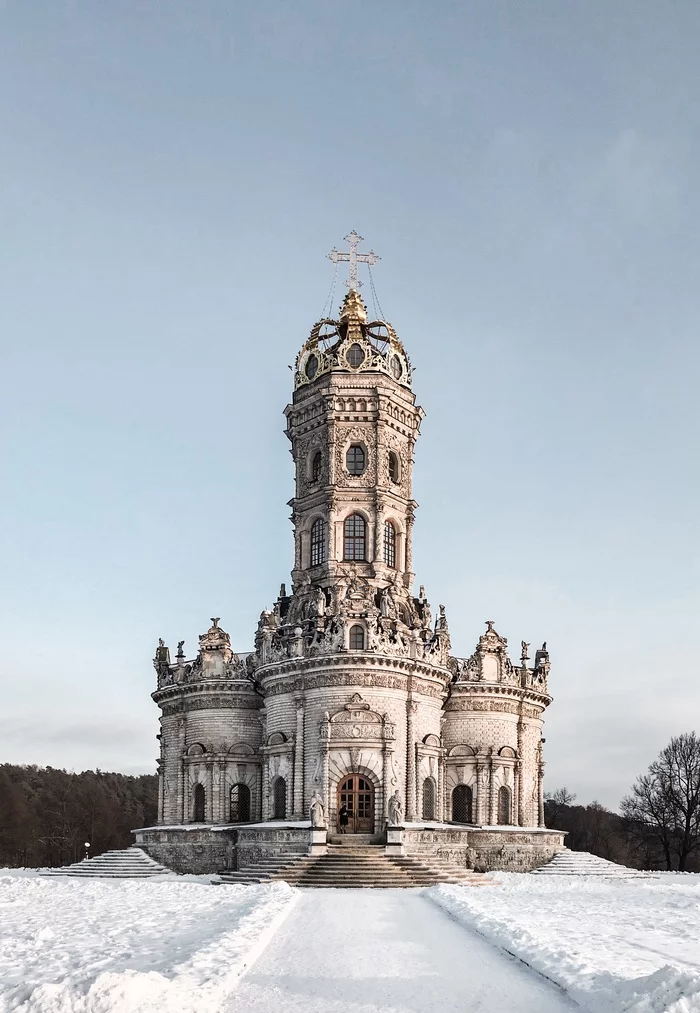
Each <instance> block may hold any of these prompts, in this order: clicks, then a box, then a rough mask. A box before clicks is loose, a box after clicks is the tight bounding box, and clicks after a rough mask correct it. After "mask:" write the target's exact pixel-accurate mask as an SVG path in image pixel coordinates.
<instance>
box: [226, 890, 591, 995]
mask: <svg viewBox="0 0 700 1013" xmlns="http://www.w3.org/2000/svg"><path fill="white" fill-rule="evenodd" d="M431 1009H437V1010H440V1013H453V1011H455V1013H456V1011H459V1013H477V1011H479V1013H493V1011H494V1010H498V1009H503V1010H508V1011H509V1013H520V1011H522V1013H525V1011H528V1013H531V1011H532V1010H537V1011H538V1013H562V1011H566V1010H573V1009H578V1007H577V1006H576V1005H575V1004H574V1003H573V1002H571V1001H570V1000H569V999H567V998H566V997H565V996H564V994H563V993H562V992H560V991H559V989H558V988H557V987H556V986H554V985H552V984H550V983H549V982H548V981H546V980H545V979H544V978H540V977H539V976H538V975H536V974H535V973H534V972H532V971H529V970H528V969H527V968H525V967H524V966H523V965H522V964H520V963H519V962H518V961H516V960H514V959H513V958H512V957H509V956H508V955H507V954H505V953H503V952H502V951H499V950H497V949H496V948H495V947H493V946H491V945H489V943H487V942H485V941H484V940H483V939H482V938H480V937H479V936H478V935H476V934H475V933H472V932H470V931H469V930H468V929H465V928H463V927H462V926H460V925H459V924H457V923H456V922H455V921H453V920H452V919H451V918H450V917H449V916H448V915H447V914H446V913H445V912H444V911H442V910H440V908H438V907H437V906H436V905H434V904H433V903H432V902H431V901H430V900H428V899H427V898H426V897H424V896H422V894H421V893H420V892H419V891H417V890H304V891H303V892H302V894H301V897H300V898H299V900H298V902H297V904H296V905H295V907H294V908H293V909H292V912H291V914H290V915H289V917H288V918H287V920H286V921H285V922H284V923H283V925H282V926H281V928H280V929H279V930H278V931H277V933H276V935H275V936H274V937H273V939H272V941H271V942H270V944H269V945H268V947H267V949H266V950H265V951H264V952H263V954H262V955H261V956H260V957H259V959H258V960H257V962H256V963H255V964H254V965H253V967H252V968H251V970H250V971H249V973H248V974H247V975H246V976H245V977H244V978H243V979H242V981H241V983H240V985H239V987H238V989H237V990H236V992H235V993H234V994H233V995H232V996H231V999H230V1000H229V1001H228V1003H227V1004H226V1005H225V1007H224V1013H270V1010H274V1011H275V1013H297V1011H298V1013H302V1011H303V1013H340V1011H342V1013H379V1011H381V1013H425V1011H426V1010H431Z"/></svg>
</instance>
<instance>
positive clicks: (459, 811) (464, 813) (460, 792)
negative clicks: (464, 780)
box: [452, 784, 474, 823]
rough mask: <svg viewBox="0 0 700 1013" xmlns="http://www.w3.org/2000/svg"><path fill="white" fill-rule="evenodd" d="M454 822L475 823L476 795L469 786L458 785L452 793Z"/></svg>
mask: <svg viewBox="0 0 700 1013" xmlns="http://www.w3.org/2000/svg"><path fill="white" fill-rule="evenodd" d="M452 820H453V822H454V823H473V822H474V793H473V792H472V789H471V788H470V787H469V785H467V784H458V785H457V787H456V788H455V789H454V791H453V792H452Z"/></svg>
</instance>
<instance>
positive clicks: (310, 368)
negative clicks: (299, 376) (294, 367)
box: [304, 355, 318, 380]
mask: <svg viewBox="0 0 700 1013" xmlns="http://www.w3.org/2000/svg"><path fill="white" fill-rule="evenodd" d="M304 372H305V373H306V375H307V376H308V378H309V380H313V378H314V377H315V376H316V374H317V373H318V359H317V358H316V356H315V355H310V356H309V357H308V359H307V360H306V369H305V370H304Z"/></svg>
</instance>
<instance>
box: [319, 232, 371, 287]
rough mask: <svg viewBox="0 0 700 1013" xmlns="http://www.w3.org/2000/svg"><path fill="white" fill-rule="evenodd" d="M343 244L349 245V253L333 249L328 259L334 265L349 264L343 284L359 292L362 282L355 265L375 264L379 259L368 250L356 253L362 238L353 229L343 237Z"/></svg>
mask: <svg viewBox="0 0 700 1013" xmlns="http://www.w3.org/2000/svg"><path fill="white" fill-rule="evenodd" d="M345 242H346V243H350V252H349V253H340V252H339V251H338V250H336V248H335V247H333V249H332V250H331V252H330V253H329V254H328V259H329V260H332V261H333V263H334V264H340V263H348V264H350V271H349V274H348V280H347V281H346V282H345V284H346V285H347V286H348V288H352V289H354V290H355V291H356V292H358V291H359V289H360V287H361V285H362V282H361V281H360V280H359V279H358V277H357V265H358V264H370V265H372V264H376V263H377V261H378V260H381V257H378V256H377V254H376V253H375V252H374V250H370V251H369V253H358V252H357V247H358V246H359V244H360V243H361V242H362V236H358V234H357V233H356V232H355V230H354V229H353V230H352V232H351V233H350V235H348V236H346V237H345Z"/></svg>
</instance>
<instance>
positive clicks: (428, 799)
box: [423, 777, 437, 820]
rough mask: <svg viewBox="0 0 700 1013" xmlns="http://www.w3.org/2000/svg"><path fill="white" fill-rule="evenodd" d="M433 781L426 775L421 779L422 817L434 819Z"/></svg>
mask: <svg viewBox="0 0 700 1013" xmlns="http://www.w3.org/2000/svg"><path fill="white" fill-rule="evenodd" d="M436 794H437V793H436V791H435V781H433V779H432V777H426V779H425V781H423V819H424V820H434V819H435V796H436Z"/></svg>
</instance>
